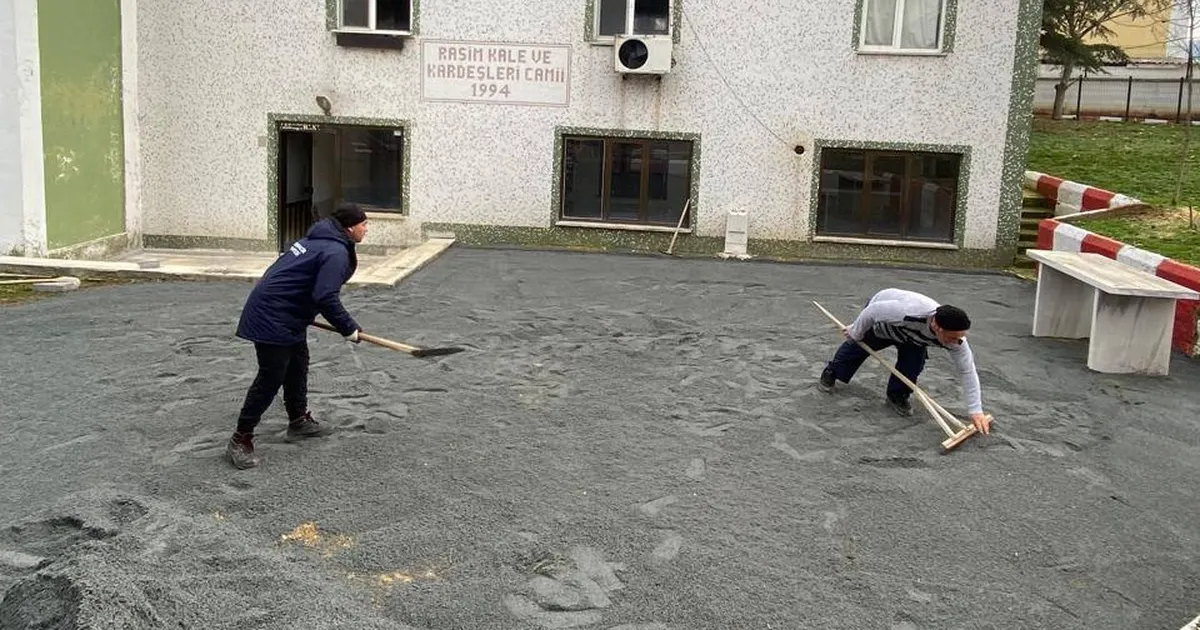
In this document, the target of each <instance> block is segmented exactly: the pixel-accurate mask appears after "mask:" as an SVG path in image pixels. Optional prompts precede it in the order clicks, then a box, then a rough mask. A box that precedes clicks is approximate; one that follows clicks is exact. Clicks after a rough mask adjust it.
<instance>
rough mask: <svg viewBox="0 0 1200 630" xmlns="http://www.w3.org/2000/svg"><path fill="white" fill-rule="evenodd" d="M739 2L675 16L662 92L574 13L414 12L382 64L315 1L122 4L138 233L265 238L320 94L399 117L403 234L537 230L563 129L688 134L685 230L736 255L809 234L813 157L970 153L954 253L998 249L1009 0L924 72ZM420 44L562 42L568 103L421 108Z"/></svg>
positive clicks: (845, 30) (801, 16) (959, 33)
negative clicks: (288, 155) (275, 130)
mask: <svg viewBox="0 0 1200 630" xmlns="http://www.w3.org/2000/svg"><path fill="white" fill-rule="evenodd" d="M746 6H747V3H701V2H695V1H691V2H688V3H687V4H686V6H685V19H684V21H683V24H682V27H681V35H682V37H681V43H680V44H679V45H677V46H676V49H675V59H676V61H677V65H676V66H675V68H674V70H673V71H672V72H671V74H669V75H667V76H666V77H665V78H664V79H663V80H662V82H661V84H659V83H655V82H646V81H633V80H631V81H622V80H621V76H620V75H618V74H616V73H615V72H614V71H613V69H612V48H611V47H610V46H596V45H592V44H590V43H588V42H585V41H584V33H585V25H584V19H585V3H584V2H583V1H582V0H576V1H571V2H565V1H564V0H486V1H484V0H477V1H475V2H466V1H462V2H434V1H426V2H424V3H422V5H421V13H420V37H417V38H413V39H412V40H410V41H409V43H408V45H407V46H406V48H405V49H404V50H403V51H400V52H396V51H379V50H364V49H352V48H342V47H338V46H336V45H335V44H334V42H333V36H332V35H331V34H330V33H329V32H328V31H327V30H326V24H325V6H324V1H323V0H275V1H274V2H269V3H240V2H227V1H226V0H197V1H195V2H177V1H175V0H139V12H138V35H139V41H138V45H139V60H140V63H139V82H138V105H139V109H140V143H141V147H140V155H141V160H142V172H141V181H142V190H141V193H142V195H141V203H142V206H143V208H144V216H143V227H144V230H145V232H146V233H147V234H168V235H186V236H228V237H237V238H249V239H265V238H266V237H267V235H268V221H269V220H270V219H269V217H268V216H267V203H268V202H267V199H268V163H267V162H268V160H267V151H268V149H267V146H266V145H267V143H266V134H267V133H268V127H267V114H268V112H275V113H289V114H320V110H319V109H318V108H317V105H316V103H315V100H314V98H315V96H316V95H317V94H324V95H326V96H328V97H329V98H330V100H331V101H332V103H333V114H334V115H337V116H362V117H371V118H399V119H405V120H409V121H411V123H412V125H413V128H412V131H411V134H410V137H409V141H408V145H407V148H408V150H410V151H411V152H412V154H411V159H412V162H411V183H410V186H411V197H410V205H409V213H410V217H409V218H408V219H407V220H406V222H407V223H408V228H409V229H410V230H411V229H412V228H413V226H414V225H416V224H419V223H421V222H449V223H472V224H494V225H508V226H536V227H549V225H550V220H551V216H552V212H553V209H552V208H551V195H552V192H553V187H554V185H555V182H554V181H553V176H552V173H553V168H554V161H555V155H554V152H553V146H554V139H555V133H554V129H555V126H557V125H566V126H572V127H602V128H630V129H640V130H651V131H680V132H691V133H698V134H700V136H701V150H702V159H701V166H700V173H701V175H700V176H701V181H700V190H699V199H700V201H699V203H700V207H699V213H698V233H699V234H702V235H709V236H720V235H722V234H723V231H724V225H725V218H724V217H725V215H726V213H727V212H728V211H730V210H747V211H749V213H750V225H749V235H750V238H754V239H768V238H769V239H806V238H808V237H809V232H810V228H809V211H810V210H809V199H810V192H811V191H810V188H811V185H812V181H813V168H814V165H813V160H812V151H811V148H812V142H813V140H814V139H826V140H863V141H871V142H913V143H925V144H955V145H968V146H970V147H971V177H970V182H969V197H968V199H967V207H966V208H965V209H963V208H960V212H961V211H963V210H965V211H966V213H967V215H966V223H965V227H966V230H965V239H964V245H965V246H966V247H968V248H983V249H987V248H991V247H993V246H994V245H995V237H996V229H997V218H998V211H999V205H1000V181H1001V168H1002V156H1003V153H1004V142H1005V132H1006V128H1007V125H1008V107H1009V102H1010V99H1009V96H1010V95H1009V91H1010V85H1011V83H1012V70H1013V67H1012V66H1013V49H1014V41H1015V35H1016V29H1017V12H1018V3H1016V2H999V1H988V2H959V3H958V12H957V27H956V34H955V44H954V51H953V52H952V53H950V54H947V55H944V56H921V57H915V56H882V55H860V54H857V53H856V52H855V51H854V50H853V48H852V45H851V40H852V33H853V30H854V24H853V22H854V3H853V2H844V1H836V2H835V1H833V0H822V1H814V2H774V3H749V7H752V8H750V9H746V8H739V7H746ZM693 28H694V29H695V31H694V32H693ZM697 34H698V35H699V38H697V37H696V35H697ZM426 37H427V38H432V39H453V40H476V41H486V42H528V43H547V44H565V45H569V46H571V47H572V51H573V52H572V68H571V105H570V107H569V108H554V107H535V106H503V105H490V104H459V103H433V102H423V101H422V100H421V92H420V74H419V73H420V72H421V68H420V40H421V38H426ZM702 47H703V48H702ZM714 62H716V63H717V64H720V65H719V66H717V65H714ZM756 117H757V119H759V120H761V121H762V123H763V124H765V126H766V127H768V128H769V129H770V131H768V130H767V129H765V128H764V127H763V126H762V125H760V124H759V122H757V121H756V120H755V118H756ZM775 136H779V137H778V138H777V137H775ZM796 144H802V145H804V146H805V148H806V149H808V151H806V153H805V154H804V155H800V156H798V155H796V154H795V152H793V150H792V149H793V146H794V145H796ZM380 228H381V226H379V225H376V226H374V227H373V230H372V233H373V234H376V233H377V232H378V231H379V229H380Z"/></svg>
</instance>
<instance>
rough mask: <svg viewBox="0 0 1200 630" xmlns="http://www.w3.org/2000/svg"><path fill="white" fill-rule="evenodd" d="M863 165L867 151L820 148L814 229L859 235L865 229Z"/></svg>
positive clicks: (825, 232) (821, 232)
mask: <svg viewBox="0 0 1200 630" xmlns="http://www.w3.org/2000/svg"><path fill="white" fill-rule="evenodd" d="M866 168H867V167H866V154H865V153H862V152H861V151H846V150H842V149H824V150H823V151H821V184H820V191H819V197H818V200H817V233H819V234H827V235H838V234H840V235H860V234H862V233H863V232H865V230H866V218H865V217H864V216H863V215H862V195H863V180H864V178H865V177H866Z"/></svg>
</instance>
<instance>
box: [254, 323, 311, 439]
mask: <svg viewBox="0 0 1200 630" xmlns="http://www.w3.org/2000/svg"><path fill="white" fill-rule="evenodd" d="M254 352H255V354H257V355H258V376H256V377H254V382H253V383H251V384H250V391H248V392H246V402H245V403H243V404H242V412H241V414H239V415H238V431H239V432H241V433H253V432H254V427H256V426H258V422H259V420H261V419H262V415H263V413H264V412H266V410H267V408H268V407H270V406H271V403H272V402H274V401H275V395H276V394H278V393H279V388H280V387H283V406H284V408H285V409H286V410H287V414H288V419H294V418H299V417H300V416H302V415H304V413H305V412H307V411H308V343H307V342H302V343H298V344H296V345H294V346H273V345H270V344H265V343H256V344H254Z"/></svg>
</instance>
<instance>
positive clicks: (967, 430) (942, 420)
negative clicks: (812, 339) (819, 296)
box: [813, 300, 978, 450]
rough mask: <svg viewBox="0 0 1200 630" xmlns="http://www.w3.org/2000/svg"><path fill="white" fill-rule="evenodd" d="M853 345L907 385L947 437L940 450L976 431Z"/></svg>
mask: <svg viewBox="0 0 1200 630" xmlns="http://www.w3.org/2000/svg"><path fill="white" fill-rule="evenodd" d="M813 305H814V306H816V307H817V308H818V309H820V310H821V312H822V313H825V316H826V317H828V318H829V319H830V321H832V322H833V323H834V324H837V326H838V328H839V329H840V330H842V331H845V330H846V325H845V324H843V323H842V322H840V321H839V320H838V318H837V317H834V315H833V313H830V312H829V311H827V310H825V307H824V306H821V305H820V304H819V303H818V302H817V301H816V300H813ZM855 343H857V344H858V346H859V347H860V348H862V349H863V350H865V351H866V352H867V354H870V355H871V356H873V357H875V360H877V361H879V363H880V364H881V365H883V367H885V368H887V369H888V371H889V372H891V373H892V374H894V375H895V376H896V378H898V379H900V382H901V383H904V384H905V385H907V386H908V387H909V389H911V390H912V391H913V393H914V394H916V395H917V400H918V401H919V402H920V403H921V405H922V406H924V407H925V411H927V412H929V415H930V416H932V417H933V420H934V422H937V423H938V426H939V427H941V429H942V431H943V432H944V433H945V434H946V435H947V436H948V437H947V439H946V440H945V441H944V442H942V448H944V449H946V450H950V449H952V448H954V447H955V446H958V445H959V444H961V443H962V442H963V441H964V440H966V439H967V438H969V437H971V436H972V435H974V434H975V433H976V432H977V431H978V429H976V428H975V426H974V425H970V426H968V425H966V424H964V423H963V422H962V421H961V420H959V419H958V418H957V417H955V416H954V414H952V413H950V412H949V411H946V410H945V408H943V407H942V406H941V405H939V404H937V402H936V401H934V400H933V398H932V397H931V396H930V395H929V394H927V393H925V390H923V389H921V388H920V387H918V386H917V384H916V383H914V382H912V380H911V379H909V378H908V377H907V376H905V375H903V374H901V373H900V370H897V369H896V367H895V366H893V365H892V364H891V363H888V362H887V360H886V359H884V358H883V357H882V356H880V355H879V353H878V352H875V351H874V350H872V349H871V347H870V346H868V345H867V344H865V343H863V342H861V341H858V340H857V339H856V340H855ZM948 423H949V424H948ZM950 424H953V425H954V426H956V427H957V428H958V431H954V430H953V429H951V428H950Z"/></svg>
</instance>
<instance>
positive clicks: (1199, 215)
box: [1129, 208, 1200, 238]
mask: <svg viewBox="0 0 1200 630" xmlns="http://www.w3.org/2000/svg"><path fill="white" fill-rule="evenodd" d="M1129 219H1130V220H1131V221H1136V222H1137V223H1140V224H1141V225H1142V226H1143V227H1144V228H1147V229H1151V230H1154V232H1155V233H1156V234H1157V235H1158V236H1159V237H1160V238H1171V237H1173V236H1175V235H1177V234H1178V233H1179V232H1182V231H1183V230H1189V229H1191V228H1190V225H1189V223H1188V209H1187V208H1155V209H1154V210H1150V211H1147V212H1139V213H1137V214H1132V215H1129ZM1196 220H1197V221H1198V222H1200V208H1198V209H1197V210H1196Z"/></svg>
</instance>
